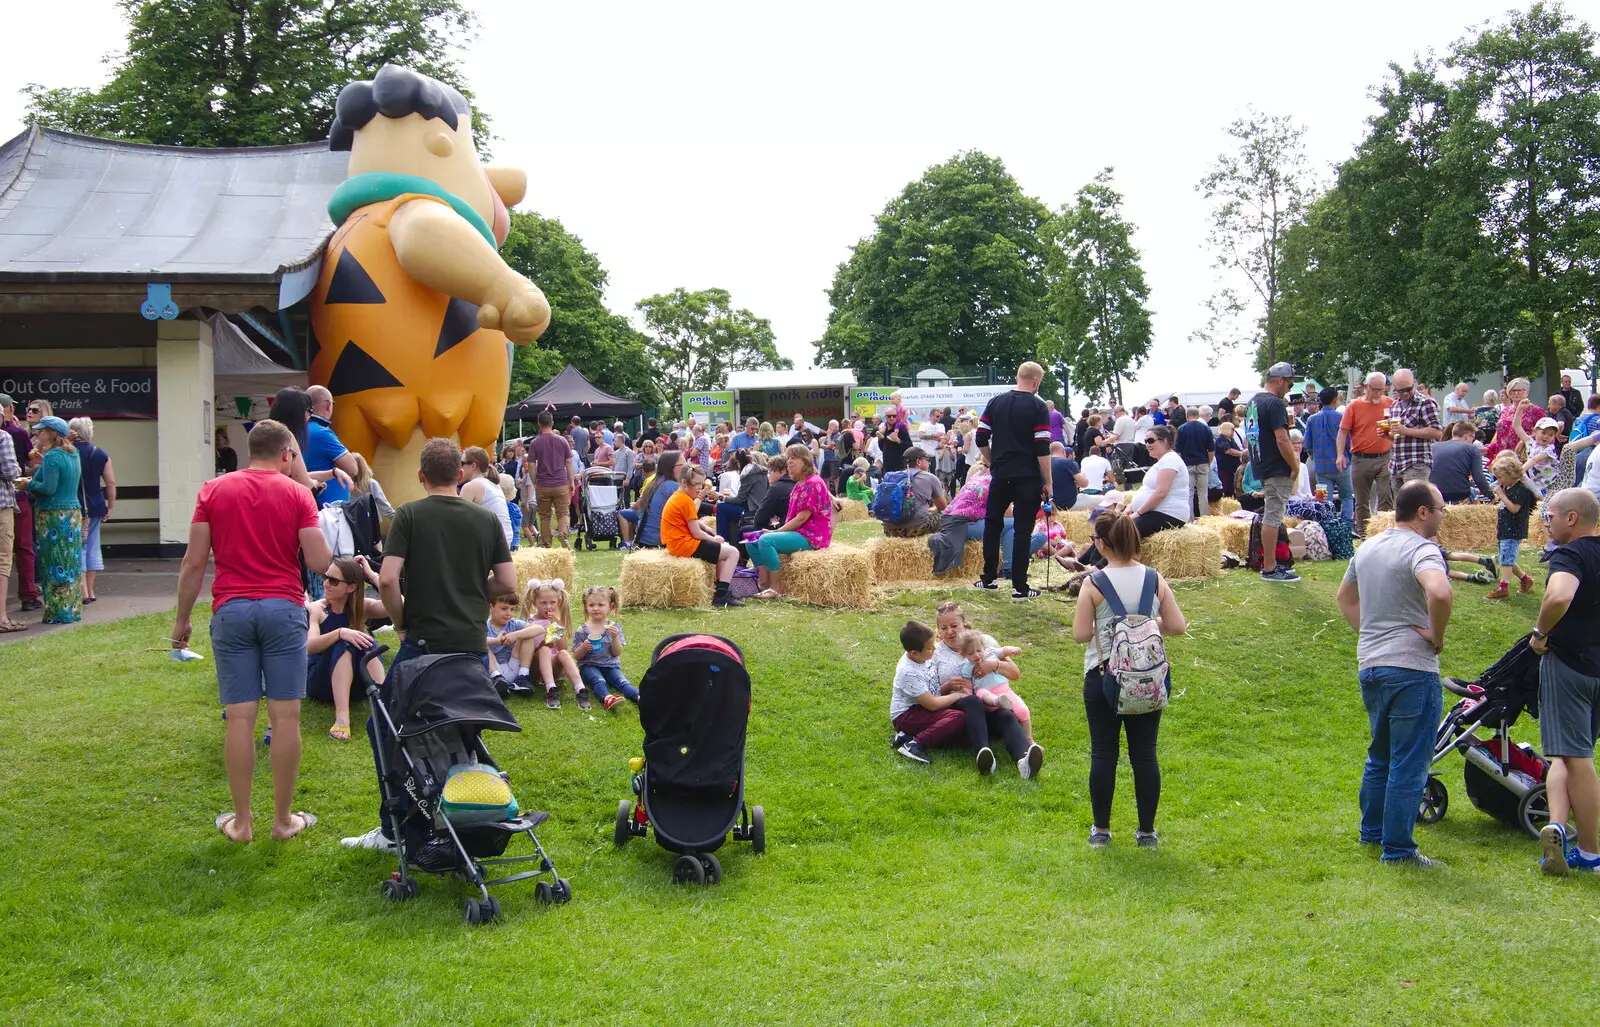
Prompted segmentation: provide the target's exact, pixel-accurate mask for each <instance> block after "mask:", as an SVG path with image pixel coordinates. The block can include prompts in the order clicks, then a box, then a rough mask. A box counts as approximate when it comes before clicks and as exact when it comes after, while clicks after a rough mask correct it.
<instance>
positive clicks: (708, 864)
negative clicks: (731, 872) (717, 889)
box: [700, 852, 722, 884]
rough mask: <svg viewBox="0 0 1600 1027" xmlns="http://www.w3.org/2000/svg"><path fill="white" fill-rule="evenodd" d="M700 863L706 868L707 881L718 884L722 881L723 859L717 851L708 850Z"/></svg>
mask: <svg viewBox="0 0 1600 1027" xmlns="http://www.w3.org/2000/svg"><path fill="white" fill-rule="evenodd" d="M700 865H701V866H702V867H704V868H705V872H706V883H707V884H718V883H720V882H721V881H722V861H721V860H720V859H718V858H717V856H716V853H713V852H708V853H706V854H705V855H703V856H701V857H700Z"/></svg>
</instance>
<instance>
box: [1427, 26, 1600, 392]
mask: <svg viewBox="0 0 1600 1027" xmlns="http://www.w3.org/2000/svg"><path fill="white" fill-rule="evenodd" d="M1448 63H1449V64H1450V66H1452V67H1453V68H1455V69H1457V70H1458V71H1459V72H1460V74H1461V85H1460V103H1461V105H1462V107H1463V109H1464V110H1465V111H1468V112H1470V116H1466V117H1462V118H1460V119H1459V120H1458V122H1457V123H1456V124H1455V125H1454V126H1452V135H1453V137H1454V138H1453V142H1454V143H1455V144H1456V145H1458V146H1466V147H1472V148H1475V149H1476V150H1477V151H1478V152H1481V153H1483V154H1485V155H1486V157H1487V160H1488V162H1489V164H1490V166H1491V168H1492V172H1493V180H1492V181H1491V183H1490V186H1491V187H1490V189H1489V193H1488V195H1489V200H1490V204H1491V206H1490V209H1489V211H1488V214H1487V217H1486V218H1485V223H1484V227H1485V229H1486V231H1487V233H1488V235H1489V237H1490V238H1491V239H1492V240H1493V241H1494V245H1495V248H1496V249H1497V250H1498V251H1499V253H1500V254H1501V255H1503V256H1504V257H1505V258H1506V259H1507V260H1509V261H1511V262H1512V263H1513V264H1514V265H1515V267H1516V271H1517V273H1516V274H1515V275H1514V276H1513V278H1512V280H1511V283H1510V284H1511V288H1512V289H1513V290H1514V291H1513V297H1514V302H1515V303H1516V307H1517V309H1518V311H1519V314H1520V317H1519V318H1518V319H1517V320H1516V322H1515V323H1514V324H1512V325H1511V326H1510V329H1511V330H1510V332H1509V335H1508V340H1509V346H1508V348H1507V353H1506V357H1507V360H1506V362H1507V364H1508V365H1509V366H1510V367H1511V369H1512V370H1518V369H1521V370H1534V369H1538V368H1542V369H1543V371H1544V373H1545V376H1546V386H1547V387H1548V388H1550V389H1554V388H1555V387H1556V384H1557V378H1558V377H1559V375H1560V374H1561V360H1560V354H1559V353H1558V352H1557V344H1558V340H1560V339H1561V338H1562V337H1564V336H1567V335H1571V334H1575V333H1576V334H1582V335H1590V334H1592V333H1593V331H1594V328H1595V322H1596V318H1597V314H1600V311H1597V304H1600V250H1597V248H1596V246H1595V240H1596V239H1597V238H1600V57H1597V56H1596V54H1595V33H1594V31H1593V30H1592V29H1591V28H1590V27H1589V26H1588V25H1587V24H1584V23H1581V22H1578V21H1576V20H1575V19H1573V18H1572V17H1571V16H1570V15H1568V14H1567V13H1566V11H1565V10H1564V9H1563V8H1562V7H1561V6H1560V5H1559V4H1545V3H1535V4H1533V5H1532V6H1531V7H1529V9H1528V10H1527V11H1526V12H1513V13H1512V14H1510V15H1509V16H1508V17H1507V19H1506V20H1505V22H1504V23H1502V24H1500V25H1498V26H1494V27H1491V28H1489V29H1488V30H1486V31H1484V32H1483V33H1482V34H1481V35H1479V36H1478V37H1477V38H1476V39H1467V40H1463V41H1462V42H1459V43H1457V44H1456V46H1455V48H1454V50H1453V52H1452V54H1451V56H1450V58H1449V61H1448Z"/></svg>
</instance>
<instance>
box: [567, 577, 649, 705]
mask: <svg viewBox="0 0 1600 1027" xmlns="http://www.w3.org/2000/svg"><path fill="white" fill-rule="evenodd" d="M616 612H617V590H616V589H614V588H612V587H611V586H609V585H595V586H594V587H592V588H589V589H585V590H584V593H583V617H584V620H583V623H582V624H579V625H578V630H577V631H576V632H574V633H573V636H572V652H573V654H574V655H576V656H577V657H578V674H579V676H580V677H581V678H582V680H583V683H584V685H586V686H587V687H588V689H589V691H591V692H593V693H594V694H595V695H597V696H599V698H600V705H602V706H604V707H605V708H606V709H608V710H609V709H612V708H613V707H615V706H616V705H617V703H619V702H621V701H622V700H623V699H627V700H628V701H629V702H631V703H634V704H636V705H637V704H638V702H639V690H638V689H637V688H635V687H633V683H632V682H630V681H629V680H628V679H627V678H626V677H624V676H623V675H622V647H623V646H625V645H627V644H628V643H627V640H626V639H624V638H623V637H622V625H621V624H618V623H617V622H616V621H614V620H610V619H609V618H611V617H612V616H614V615H615V614H616Z"/></svg>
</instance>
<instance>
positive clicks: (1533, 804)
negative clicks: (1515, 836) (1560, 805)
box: [1517, 785, 1550, 838]
mask: <svg viewBox="0 0 1600 1027" xmlns="http://www.w3.org/2000/svg"><path fill="white" fill-rule="evenodd" d="M1517 822H1518V823H1520V824H1521V825H1522V829H1523V830H1524V831H1526V832H1527V833H1528V834H1530V835H1532V836H1533V837H1535V838H1537V837H1539V832H1540V831H1542V830H1544V825H1546V824H1548V823H1550V796H1549V795H1547V794H1546V793H1545V790H1544V785H1536V786H1534V788H1533V789H1532V790H1531V791H1529V792H1528V794H1527V795H1524V796H1523V797H1522V801H1521V802H1519V803H1517Z"/></svg>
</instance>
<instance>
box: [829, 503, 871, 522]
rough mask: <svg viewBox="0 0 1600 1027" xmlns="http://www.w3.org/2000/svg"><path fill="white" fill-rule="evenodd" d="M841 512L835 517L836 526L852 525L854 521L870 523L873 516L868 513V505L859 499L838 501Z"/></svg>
mask: <svg viewBox="0 0 1600 1027" xmlns="http://www.w3.org/2000/svg"><path fill="white" fill-rule="evenodd" d="M834 502H835V503H836V504H838V507H839V511H838V513H837V514H835V515H834V518H833V521H834V523H835V524H850V523H852V522H854V521H870V520H872V514H870V513H869V512H868V511H867V504H866V503H864V502H862V501H861V500H859V499H836V500H834Z"/></svg>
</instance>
